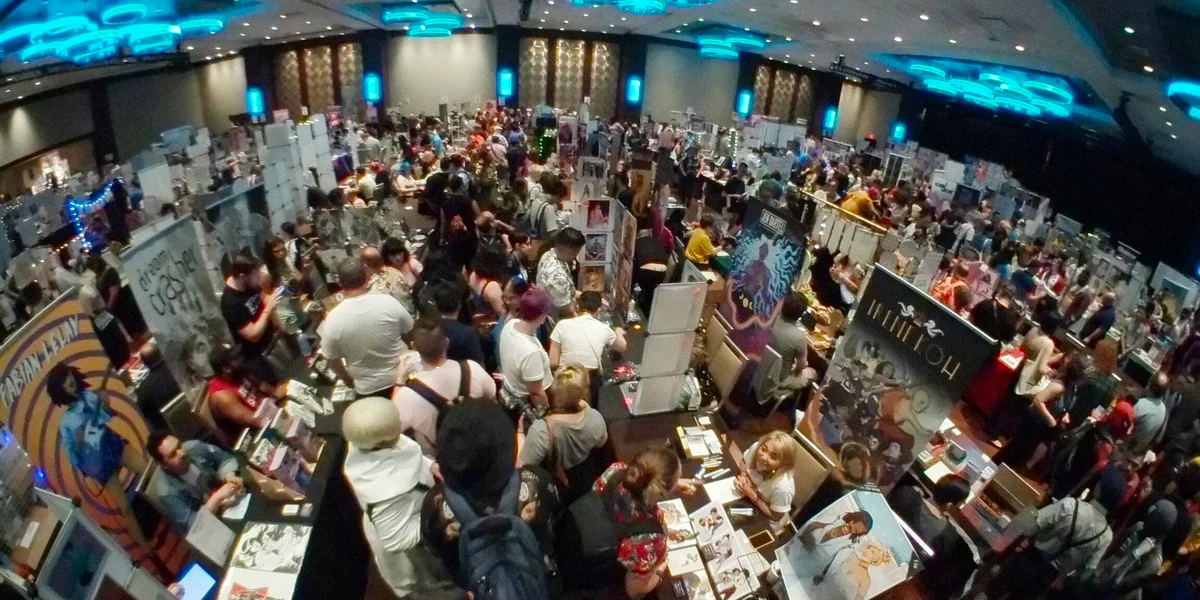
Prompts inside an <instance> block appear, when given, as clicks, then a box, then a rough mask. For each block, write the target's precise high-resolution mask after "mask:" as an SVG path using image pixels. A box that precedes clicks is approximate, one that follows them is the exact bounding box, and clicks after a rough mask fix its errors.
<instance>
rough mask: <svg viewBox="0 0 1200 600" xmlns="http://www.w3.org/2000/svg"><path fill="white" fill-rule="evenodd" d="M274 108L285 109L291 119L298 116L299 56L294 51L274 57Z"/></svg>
mask: <svg viewBox="0 0 1200 600" xmlns="http://www.w3.org/2000/svg"><path fill="white" fill-rule="evenodd" d="M275 101H276V102H277V103H278V104H277V106H276V107H275V108H286V109H288V112H289V113H291V116H292V117H293V118H295V117H298V116H300V55H299V54H297V53H296V51H295V50H289V51H287V52H283V53H280V54H279V55H277V56H276V57H275Z"/></svg>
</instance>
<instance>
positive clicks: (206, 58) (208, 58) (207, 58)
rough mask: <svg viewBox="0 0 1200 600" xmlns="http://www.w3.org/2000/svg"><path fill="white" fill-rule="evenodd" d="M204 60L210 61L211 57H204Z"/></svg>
mask: <svg viewBox="0 0 1200 600" xmlns="http://www.w3.org/2000/svg"><path fill="white" fill-rule="evenodd" d="M204 60H212V57H211V56H205V57H204Z"/></svg>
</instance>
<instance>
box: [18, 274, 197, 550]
mask: <svg viewBox="0 0 1200 600" xmlns="http://www.w3.org/2000/svg"><path fill="white" fill-rule="evenodd" d="M0 365H3V368H2V370H0V422H3V423H4V424H5V425H6V426H7V427H8V428H9V430H10V431H11V432H12V434H13V438H15V440H16V442H17V443H18V444H20V445H21V447H22V448H24V449H25V450H26V452H28V453H29V459H30V462H32V463H33V464H34V465H35V466H37V467H40V468H41V470H42V472H43V473H44V475H45V484H44V485H45V486H46V487H47V488H48V489H50V490H52V491H54V492H55V493H56V494H59V495H61V496H64V497H67V498H74V499H77V501H78V503H79V507H80V509H81V510H82V511H83V512H84V514H86V515H87V517H88V518H89V519H91V520H92V521H93V522H95V523H96V524H97V525H99V526H100V527H102V528H103V529H104V530H105V532H107V534H108V535H109V536H110V537H111V538H112V539H113V540H114V541H115V542H116V543H118V544H121V545H122V546H124V547H125V548H126V549H127V550H128V551H129V554H130V556H131V557H133V559H134V560H135V561H139V560H141V559H143V558H145V557H146V553H147V552H148V551H149V545H148V544H146V543H145V540H146V537H147V536H144V535H143V534H142V532H141V530H140V529H139V528H138V526H137V519H136V518H135V516H134V514H133V512H132V510H131V509H130V508H129V503H128V500H127V499H126V491H127V489H128V483H129V482H130V481H131V480H132V479H133V478H134V477H136V476H137V473H135V472H133V470H132V469H133V468H135V467H137V466H141V464H144V461H145V460H147V459H146V457H145V453H144V451H143V450H142V449H143V448H144V447H145V444H146V438H147V429H146V423H145V421H143V419H142V416H141V413H140V412H138V409H137V404H136V403H135V402H134V399H133V395H132V393H131V392H130V390H129V388H128V387H126V384H125V381H124V380H123V379H122V378H121V377H120V376H119V375H118V373H117V370H116V368H115V367H113V365H112V364H110V363H109V359H108V357H107V355H106V354H105V353H104V348H103V347H102V346H101V345H100V340H99V339H98V338H97V337H96V333H95V331H94V330H93V328H92V322H91V319H89V318H88V316H87V313H85V312H84V310H83V306H82V305H81V304H80V302H79V300H78V297H77V293H76V291H74V290H72V291H68V292H67V293H65V294H63V295H62V296H60V297H59V298H58V299H57V300H55V301H54V302H52V303H51V304H50V306H48V307H47V308H46V309H44V310H43V311H42V312H40V313H38V314H37V315H36V316H34V317H33V319H31V320H30V321H29V322H28V323H27V324H26V325H25V326H24V327H23V328H22V329H21V330H19V331H18V332H17V333H16V334H14V335H13V336H12V337H11V338H9V340H8V342H7V343H6V344H5V345H4V346H3V348H0ZM130 450H133V452H130ZM126 455H129V456H132V457H140V461H134V460H125V458H126ZM134 462H139V463H141V464H138V465H134V464H133V463H134ZM126 463H128V464H130V467H126V466H125V465H126ZM172 536H173V534H172ZM159 539H162V538H159ZM162 547H170V548H176V547H177V542H176V541H175V540H174V539H172V540H171V541H170V543H167V542H164V543H163V544H162ZM163 558H164V559H168V558H170V557H169V556H164V557H163Z"/></svg>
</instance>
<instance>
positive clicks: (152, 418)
mask: <svg viewBox="0 0 1200 600" xmlns="http://www.w3.org/2000/svg"><path fill="white" fill-rule="evenodd" d="M138 354H140V355H141V357H142V364H144V365H146V368H147V369H148V370H149V372H148V373H147V374H146V376H145V377H144V378H142V381H141V382H140V383H138V385H137V406H138V411H140V412H141V413H142V417H143V418H144V419H146V424H147V425H149V426H150V429H151V430H163V431H165V430H166V429H167V420H166V418H165V417H164V416H163V414H162V409H163V407H164V406H166V405H167V404H170V402H171V401H172V400H174V399H175V397H176V396H178V395H179V394H180V389H179V384H178V383H176V382H175V376H174V375H172V374H171V370H170V369H168V368H167V363H166V361H164V360H163V355H162V352H161V351H160V350H159V349H158V344H156V343H155V342H154V341H149V342H146V343H145V344H144V345H142V349H141V350H139V351H138Z"/></svg>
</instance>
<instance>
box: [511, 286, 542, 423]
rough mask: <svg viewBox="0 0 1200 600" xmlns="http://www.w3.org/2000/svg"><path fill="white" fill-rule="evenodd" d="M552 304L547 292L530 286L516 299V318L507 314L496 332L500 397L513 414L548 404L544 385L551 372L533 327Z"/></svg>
mask: <svg viewBox="0 0 1200 600" xmlns="http://www.w3.org/2000/svg"><path fill="white" fill-rule="evenodd" d="M553 307H554V304H553V300H552V299H551V297H550V294H549V293H547V292H546V291H545V290H543V289H541V288H539V287H536V286H533V287H530V288H529V289H528V290H526V291H525V293H524V294H521V299H520V300H519V301H518V303H517V310H516V315H515V316H516V319H511V318H510V319H509V320H508V321H507V322H506V323H505V324H504V329H503V330H502V331H501V332H500V344H499V347H500V351H499V356H500V375H501V381H502V385H501V386H500V398H501V401H502V402H503V404H504V407H505V408H506V409H508V411H509V414H510V415H512V416H513V417H514V418H515V417H517V416H519V415H520V414H522V413H524V412H525V411H526V410H528V409H533V411H534V412H535V413H540V412H542V411H544V410H545V408H546V407H547V406H549V404H550V400H549V398H548V397H547V396H546V389H547V388H548V387H550V383H551V382H552V381H553V380H554V372H553V371H552V370H551V369H550V355H549V354H547V353H546V349H545V348H544V347H543V346H542V343H541V342H540V341H539V340H538V338H537V331H538V329H539V328H540V327H541V326H542V324H543V323H545V322H546V318H547V317H549V316H550V311H551V310H552V309H553Z"/></svg>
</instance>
